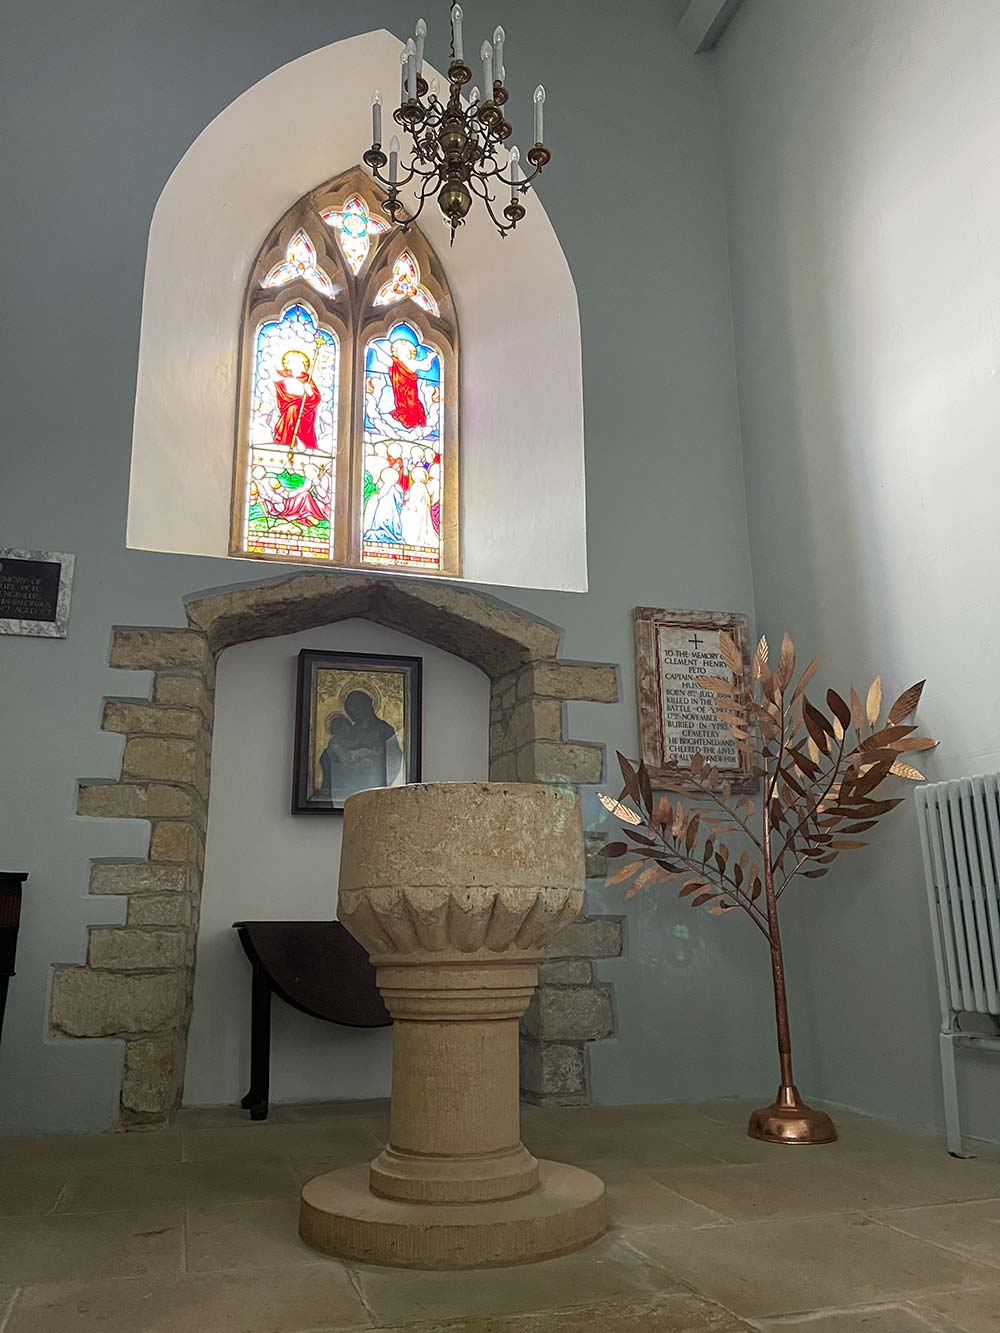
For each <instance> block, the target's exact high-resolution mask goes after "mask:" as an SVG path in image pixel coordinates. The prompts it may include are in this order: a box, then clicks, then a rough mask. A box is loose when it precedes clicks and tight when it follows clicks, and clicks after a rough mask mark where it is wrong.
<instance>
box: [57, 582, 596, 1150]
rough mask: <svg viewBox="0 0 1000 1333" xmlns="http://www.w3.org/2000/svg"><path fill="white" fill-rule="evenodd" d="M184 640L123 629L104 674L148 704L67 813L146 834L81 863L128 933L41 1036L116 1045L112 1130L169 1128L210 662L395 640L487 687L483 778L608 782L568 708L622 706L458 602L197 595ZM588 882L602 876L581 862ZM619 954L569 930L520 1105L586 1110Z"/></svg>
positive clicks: (544, 988) (496, 617)
mask: <svg viewBox="0 0 1000 1333" xmlns="http://www.w3.org/2000/svg"><path fill="white" fill-rule="evenodd" d="M185 610H186V613H187V627H186V628H183V629H161V628H137V627H119V628H115V629H114V630H113V631H112V641H111V658H110V664H111V666H112V667H118V668H121V669H123V670H129V671H151V672H152V673H153V687H152V694H151V697H150V698H148V699H136V698H117V697H116V698H106V699H105V700H104V707H103V715H102V723H101V725H102V728H103V729H104V730H105V731H112V732H118V733H121V734H122V735H124V736H125V746H124V751H123V754H122V766H121V774H120V776H119V777H118V778H117V779H91V780H84V781H81V782H80V783H79V789H78V799H77V813H78V814H80V815H89V816H96V817H98V818H107V819H145V820H147V821H149V824H150V840H149V851H148V855H147V856H146V857H145V858H143V859H129V860H116V859H113V858H112V859H101V860H96V861H93V862H91V869H90V893H92V894H97V895H116V896H123V897H124V898H125V900H126V903H127V909H126V918H125V924H124V925H122V926H92V927H91V928H90V931H89V941H88V948H87V959H86V962H85V963H84V964H83V965H82V966H59V967H56V969H55V971H54V974H53V983H52V1000H51V1010H50V1029H51V1032H52V1034H53V1035H54V1036H62V1037H117V1038H120V1039H121V1040H123V1041H124V1042H125V1063H124V1073H123V1078H122V1089H121V1122H122V1124H123V1125H125V1126H129V1125H134V1124H150V1123H154V1124H155V1123H162V1122H164V1121H167V1120H169V1118H170V1116H171V1115H172V1113H173V1111H174V1110H175V1109H176V1107H177V1105H178V1104H179V1102H180V1096H181V1090H182V1085H183V1077H184V1058H185V1044H186V1037H187V1030H188V1024H189V1021H190V1014H191V1000H192V993H193V983H194V964H195V943H196V939H197V931H198V915H199V906H200V900H201V888H202V872H203V869H204V848H205V831H206V827H207V822H208V813H209V780H210V770H211V752H212V723H213V717H214V707H215V694H214V690H215V662H216V659H217V658H218V656H219V654H220V653H221V652H223V651H224V650H225V649H226V648H229V647H231V646H233V645H234V644H237V643H245V642H247V641H249V640H252V639H260V638H269V637H273V636H276V635H284V634H293V633H296V632H298V631H300V630H307V629H312V628H315V627H317V626H320V625H327V624H331V623H333V622H336V621H338V620H347V619H354V618H357V619H365V620H372V621H374V622H376V623H377V624H382V625H388V626H390V627H392V628H394V629H398V630H400V631H402V632H403V633H406V634H410V635H412V636H413V637H415V638H418V639H422V640H423V641H424V642H426V643H429V644H433V645H435V646H436V647H438V648H442V649H444V650H445V651H446V652H450V653H454V654H455V655H456V656H458V657H462V658H464V659H465V660H466V661H468V662H472V663H474V664H475V665H476V666H478V667H480V669H481V670H482V671H484V672H485V673H486V675H487V676H489V678H490V734H489V755H490V778H491V779H492V780H494V781H521V782H559V783H569V784H571V785H576V784H580V783H593V782H598V781H599V780H600V779H601V776H602V771H603V762H604V751H603V747H602V746H600V745H597V744H594V743H592V742H588V741H579V740H571V739H568V738H567V736H566V734H565V708H564V705H565V704H566V703H567V702H572V701H575V700H589V701H595V702H602V703H614V702H616V701H617V699H618V669H617V667H616V666H613V665H609V664H605V663H580V662H562V661H560V660H559V659H558V656H557V652H558V648H559V630H558V629H556V628H555V627H553V626H552V625H549V624H547V623H545V622H543V621H540V620H536V619H534V618H532V617H531V616H528V615H526V614H525V613H524V612H522V611H519V610H517V609H516V608H514V607H512V606H508V605H506V604H505V603H503V602H500V601H496V600H494V599H492V598H489V597H486V596H484V595H483V594H481V593H478V592H473V591H470V590H468V589H464V588H461V587H458V586H456V585H454V584H446V583H435V582H428V581H426V580H419V581H418V580H405V581H404V580H394V579H387V578H384V577H378V576H372V575H368V574H351V573H334V572H330V573H325V572H324V573H318V572H316V573H313V572H309V573H303V574H298V575H294V576H292V577H290V578H283V579H279V580H273V581H269V582H264V583H255V584H244V585H239V586H237V587H234V588H229V589H222V590H215V591H211V592H208V593H199V594H194V595H192V596H191V597H189V598H187V599H186V600H185ZM588 851H589V853H590V855H589V856H588V862H589V866H588V873H591V874H600V873H603V872H602V869H601V867H600V852H599V848H598V847H597V846H596V845H595V847H594V848H592V849H588ZM620 952H621V923H620V921H619V920H618V919H617V918H608V917H598V918H593V919H581V920H579V921H576V922H574V923H573V924H572V925H571V926H569V927H568V928H567V929H566V930H565V931H564V932H563V934H562V935H561V936H560V937H559V939H558V940H557V941H556V943H555V945H554V946H553V948H552V950H550V959H549V961H547V962H546V963H545V964H543V967H542V970H541V976H540V982H541V984H540V986H539V990H538V993H537V994H536V996H535V998H534V1000H533V1001H532V1004H531V1006H530V1007H529V1010H528V1013H527V1014H526V1015H525V1019H524V1023H523V1031H522V1094H523V1096H524V1097H525V1098H526V1099H527V1100H530V1101H534V1102H539V1103H543V1104H544V1103H557V1104H566V1103H575V1104H580V1103H585V1102H587V1101H589V1096H590V1091H589V1078H588V1072H587V1052H586V1043H587V1042H588V1041H591V1040H595V1039H597V1038H600V1037H606V1036H610V1035H611V1033H612V1031H613V1013H612V1005H611V995H610V991H609V990H608V988H607V987H604V986H601V985H598V984H597V983H595V981H594V978H593V962H592V960H593V959H594V958H599V957H610V956H614V955H616V954H618V953H620Z"/></svg>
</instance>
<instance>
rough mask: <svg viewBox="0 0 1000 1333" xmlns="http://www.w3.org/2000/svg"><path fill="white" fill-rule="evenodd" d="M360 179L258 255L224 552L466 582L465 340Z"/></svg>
mask: <svg viewBox="0 0 1000 1333" xmlns="http://www.w3.org/2000/svg"><path fill="white" fill-rule="evenodd" d="M383 198H384V196H383V195H382V194H381V192H380V191H379V190H378V188H377V187H376V186H375V185H374V184H373V183H372V181H371V179H370V178H369V177H368V176H367V175H366V173H365V172H363V171H362V170H361V169H360V168H359V167H355V168H352V169H351V170H350V171H347V172H344V173H343V174H342V175H340V176H337V177H336V178H335V179H334V180H332V181H329V182H327V184H325V185H322V186H320V187H319V188H318V189H316V190H312V191H311V192H310V193H309V194H307V195H305V196H304V197H303V198H302V199H300V200H299V202H298V203H297V204H295V205H294V207H292V208H291V209H289V211H288V212H287V213H286V214H285V216H284V217H283V218H282V219H281V221H280V222H279V223H278V224H277V226H275V228H274V229H273V231H272V232H271V234H270V235H269V236H268V238H267V240H266V241H265V243H264V245H263V246H262V247H261V249H260V251H259V253H258V255H257V258H256V260H255V262H254V265H253V268H252V270H251V274H250V281H249V283H248V284H247V292H246V298H245V300H244V306H243V328H242V347H241V355H240V391H239V407H238V414H239V415H238V421H237V440H236V459H235V468H234V478H233V516H232V533H231V548H230V549H231V551H232V554H234V555H244V556H253V557H256V558H258V559H262V560H280V561H282V562H284V563H298V562H307V561H308V562H309V563H312V562H314V561H321V562H329V563H330V564H333V565H339V566H346V567H353V568H360V567H363V568H368V569H394V570H398V571H404V572H410V573H434V574H450V575H458V574H460V573H461V570H460V562H459V523H458V503H459V489H458V326H457V321H456V318H455V307H454V303H453V301H452V299H451V293H450V292H449V290H448V284H447V281H446V279H445V276H444V271H443V269H442V267H441V264H440V263H439V261H438V259H437V256H436V255H435V254H434V252H433V250H432V249H431V247H430V245H429V244H428V242H427V240H426V239H425V237H424V236H423V234H422V233H421V232H420V230H419V229H418V228H417V227H415V226H413V227H410V228H409V229H408V230H407V231H406V232H405V233H404V232H402V231H401V230H400V228H398V227H395V226H393V225H391V224H390V223H389V222H388V221H387V220H386V219H385V218H384V216H383V215H382V213H381V209H380V205H381V202H382V199H383Z"/></svg>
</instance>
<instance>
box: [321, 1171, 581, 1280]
mask: <svg viewBox="0 0 1000 1333" xmlns="http://www.w3.org/2000/svg"><path fill="white" fill-rule="evenodd" d="M538 1177H539V1183H538V1185H537V1186H536V1187H535V1188H534V1189H533V1190H531V1192H530V1193H528V1194H522V1195H521V1196H520V1197H519V1198H516V1199H500V1200H495V1201H492V1202H489V1203H466V1204H454V1203H452V1204H415V1203H402V1202H400V1201H399V1200H396V1199H384V1198H381V1197H380V1196H379V1195H377V1194H373V1193H372V1191H371V1189H370V1188H369V1185H368V1167H367V1166H364V1165H362V1166H349V1167H345V1168H343V1169H342V1170H340V1171H330V1172H328V1173H327V1174H326V1175H325V1176H317V1177H316V1178H315V1179H314V1180H310V1181H309V1183H308V1184H307V1185H306V1186H305V1188H304V1189H303V1191H302V1208H301V1212H300V1216H299V1235H300V1236H301V1237H302V1239H303V1240H304V1241H305V1242H306V1243H307V1244H309V1245H312V1246H314V1247H315V1248H316V1249H319V1250H324V1251H325V1252H326V1253H327V1254H336V1255H339V1256H341V1257H342V1258H347V1259H356V1260H358V1261H359V1262H362V1263H369V1264H390V1265H393V1266H395V1267H402V1268H485V1267H488V1266H491V1265H497V1264H519V1263H526V1262H528V1261H534V1260H538V1259H552V1258H555V1257H556V1256H557V1255H560V1254H567V1253H569V1251H571V1250H576V1249H579V1248H580V1246H582V1245H587V1244H589V1242H590V1241H593V1240H597V1238H598V1237H599V1236H602V1235H603V1234H604V1232H605V1230H606V1228H607V1213H606V1205H605V1198H604V1182H603V1181H602V1180H600V1179H598V1177H597V1176H595V1175H592V1174H591V1173H590V1172H589V1171H580V1170H579V1169H578V1168H576V1167H573V1166H564V1165H562V1163H560V1162H546V1161H540V1162H539V1163H538Z"/></svg>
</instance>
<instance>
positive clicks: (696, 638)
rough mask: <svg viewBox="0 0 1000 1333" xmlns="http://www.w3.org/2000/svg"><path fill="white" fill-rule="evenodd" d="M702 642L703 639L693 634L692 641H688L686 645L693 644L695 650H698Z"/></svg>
mask: <svg viewBox="0 0 1000 1333" xmlns="http://www.w3.org/2000/svg"><path fill="white" fill-rule="evenodd" d="M704 642H705V640H704V639H699V638H698V634H697V632H695V636H694V638H693V639H688V643H693V644H694V646H695V647H696V648H700V647H701V645H702V644H703V643H704Z"/></svg>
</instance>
